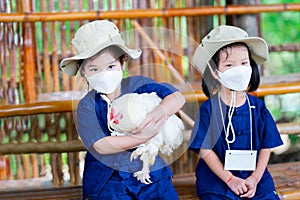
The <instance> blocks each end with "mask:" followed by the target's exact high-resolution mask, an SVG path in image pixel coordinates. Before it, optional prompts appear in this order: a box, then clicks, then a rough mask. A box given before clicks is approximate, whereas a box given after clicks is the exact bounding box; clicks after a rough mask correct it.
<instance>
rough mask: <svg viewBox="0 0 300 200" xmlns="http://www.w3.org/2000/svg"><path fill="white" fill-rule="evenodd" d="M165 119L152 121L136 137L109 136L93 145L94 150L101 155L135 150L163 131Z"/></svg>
mask: <svg viewBox="0 0 300 200" xmlns="http://www.w3.org/2000/svg"><path fill="white" fill-rule="evenodd" d="M164 122H165V119H164V118H162V119H161V120H159V121H157V122H153V121H151V122H150V123H149V124H148V125H147V126H145V128H144V129H143V130H142V131H140V132H139V133H137V134H135V135H124V136H107V137H104V138H102V139H100V140H98V141H97V142H95V143H94V144H93V147H94V149H95V150H96V151H97V152H98V153H100V154H113V153H118V152H122V151H125V150H127V149H131V148H134V147H136V146H138V145H140V144H143V143H145V142H147V141H148V140H149V139H151V138H152V137H154V136H155V135H156V134H157V133H158V132H159V131H160V129H161V127H162V125H163V123H164Z"/></svg>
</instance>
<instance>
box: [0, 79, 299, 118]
mask: <svg viewBox="0 0 300 200" xmlns="http://www.w3.org/2000/svg"><path fill="white" fill-rule="evenodd" d="M296 92H300V81H299V80H298V81H295V82H290V83H288V82H287V83H275V84H268V85H262V86H260V87H259V88H258V89H257V90H256V91H255V92H252V94H253V95H255V96H258V97H263V96H267V95H280V94H287V93H296ZM182 93H183V95H184V97H185V99H186V101H187V102H203V101H205V100H206V99H207V97H206V96H205V95H204V94H203V92H202V91H200V90H197V91H194V92H190V91H183V92H182ZM77 103H78V101H74V100H57V101H46V102H33V103H26V104H19V105H13V104H11V105H1V106H0V117H12V116H24V115H33V114H43V113H53V112H72V111H73V110H74V109H73V108H76V105H77Z"/></svg>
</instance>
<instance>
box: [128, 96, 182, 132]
mask: <svg viewBox="0 0 300 200" xmlns="http://www.w3.org/2000/svg"><path fill="white" fill-rule="evenodd" d="M184 103H185V98H184V96H183V95H182V94H181V93H180V92H178V91H177V92H174V93H172V94H169V95H168V96H166V97H165V98H164V99H163V100H162V101H161V102H160V104H159V105H158V106H157V107H156V108H155V109H154V110H153V111H152V112H150V113H148V115H147V117H146V119H145V120H144V121H143V122H142V123H141V124H140V125H139V127H138V128H137V129H136V130H134V131H133V132H132V133H138V132H140V131H141V130H142V129H143V128H144V127H145V126H146V125H147V124H149V123H150V122H154V123H156V122H157V121H159V120H161V119H162V118H165V117H169V116H171V115H173V114H175V113H176V112H177V111H178V110H179V109H180V108H181V107H182V106H183V105H184Z"/></svg>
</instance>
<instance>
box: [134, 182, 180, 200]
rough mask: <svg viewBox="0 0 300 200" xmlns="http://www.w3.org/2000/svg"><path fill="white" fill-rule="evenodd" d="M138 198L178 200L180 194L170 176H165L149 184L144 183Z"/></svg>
mask: <svg viewBox="0 0 300 200" xmlns="http://www.w3.org/2000/svg"><path fill="white" fill-rule="evenodd" d="M138 199H140V200H142V199H161V200H163V199H165V200H177V199H178V194H177V192H176V190H175V188H174V186H173V184H172V179H171V178H170V177H166V178H163V179H161V180H159V181H157V182H153V183H151V184H149V185H144V186H143V187H142V189H141V191H140V193H139V194H138Z"/></svg>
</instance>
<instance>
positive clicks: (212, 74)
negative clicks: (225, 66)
mask: <svg viewBox="0 0 300 200" xmlns="http://www.w3.org/2000/svg"><path fill="white" fill-rule="evenodd" d="M210 73H211V76H212V77H213V78H214V79H219V75H218V70H212V69H211V68H210Z"/></svg>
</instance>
